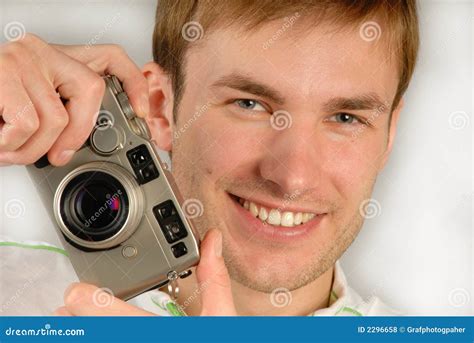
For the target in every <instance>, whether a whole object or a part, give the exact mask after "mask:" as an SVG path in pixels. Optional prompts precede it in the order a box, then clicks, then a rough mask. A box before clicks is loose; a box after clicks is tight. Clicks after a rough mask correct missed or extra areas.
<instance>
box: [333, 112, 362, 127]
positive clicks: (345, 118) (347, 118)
mask: <svg viewBox="0 0 474 343" xmlns="http://www.w3.org/2000/svg"><path fill="white" fill-rule="evenodd" d="M329 121H333V122H334V121H335V122H337V123H342V124H352V123H353V122H354V121H357V122H359V123H360V122H361V121H360V120H359V119H358V118H357V117H356V116H354V115H352V114H349V113H344V112H342V113H337V114H335V115H333V116H332V117H331V118H330V120H329Z"/></svg>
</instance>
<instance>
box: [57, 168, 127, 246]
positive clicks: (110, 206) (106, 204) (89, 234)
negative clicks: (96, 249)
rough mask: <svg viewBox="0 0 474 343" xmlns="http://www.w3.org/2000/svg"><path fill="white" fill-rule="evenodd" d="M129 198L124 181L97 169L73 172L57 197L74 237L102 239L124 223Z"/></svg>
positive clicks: (109, 235)
mask: <svg viewBox="0 0 474 343" xmlns="http://www.w3.org/2000/svg"><path fill="white" fill-rule="evenodd" d="M128 210H129V200H128V196H127V193H126V191H125V188H124V187H123V185H122V184H121V183H120V182H119V181H118V180H117V179H116V178H115V177H113V176H112V175H109V174H107V173H104V172H100V171H89V172H84V173H82V174H79V175H77V176H75V177H74V178H73V179H71V180H70V181H69V183H68V184H67V186H66V187H65V188H64V191H63V194H62V196H61V200H60V213H61V218H62V220H63V222H64V224H65V225H66V227H67V228H68V229H69V231H70V232H71V233H72V234H74V235H75V236H76V237H78V238H80V239H83V240H86V241H93V242H98V241H103V240H106V239H108V238H111V237H113V236H114V235H116V234H117V233H118V232H119V231H120V230H121V229H122V228H123V226H124V225H125V222H126V221H127V216H128Z"/></svg>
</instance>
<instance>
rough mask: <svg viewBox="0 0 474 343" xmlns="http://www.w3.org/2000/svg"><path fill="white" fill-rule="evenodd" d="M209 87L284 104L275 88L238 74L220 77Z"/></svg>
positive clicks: (282, 98)
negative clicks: (228, 89)
mask: <svg viewBox="0 0 474 343" xmlns="http://www.w3.org/2000/svg"><path fill="white" fill-rule="evenodd" d="M211 87H229V88H233V89H237V90H239V91H242V92H246V93H250V94H254V95H256V96H259V97H262V98H266V99H269V100H271V101H272V102H274V103H276V104H278V105H283V104H284V103H285V97H284V96H283V95H282V94H281V93H280V92H279V91H277V90H276V89H275V88H273V87H271V86H269V85H266V84H264V83H261V82H259V81H257V80H255V79H253V78H251V77H249V76H246V75H242V74H238V73H231V74H229V75H225V76H222V77H221V78H219V79H218V80H217V81H216V82H214V83H213V84H212V85H211Z"/></svg>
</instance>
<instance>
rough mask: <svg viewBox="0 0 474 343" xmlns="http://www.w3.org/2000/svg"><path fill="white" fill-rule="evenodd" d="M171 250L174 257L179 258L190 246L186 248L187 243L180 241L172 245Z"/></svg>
mask: <svg viewBox="0 0 474 343" xmlns="http://www.w3.org/2000/svg"><path fill="white" fill-rule="evenodd" d="M171 251H172V252H173V255H174V257H176V258H178V257H181V256H183V255H186V253H187V252H188V248H186V245H185V244H184V243H183V242H179V243H178V244H175V245H173V246H172V247H171Z"/></svg>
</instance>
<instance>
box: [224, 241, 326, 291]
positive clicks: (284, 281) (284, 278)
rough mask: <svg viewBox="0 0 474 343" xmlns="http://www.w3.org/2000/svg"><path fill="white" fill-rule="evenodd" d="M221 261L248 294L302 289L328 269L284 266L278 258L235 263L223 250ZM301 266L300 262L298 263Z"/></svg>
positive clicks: (314, 265)
mask: <svg viewBox="0 0 474 343" xmlns="http://www.w3.org/2000/svg"><path fill="white" fill-rule="evenodd" d="M224 251H225V252H224V259H225V262H226V266H227V269H228V270H229V274H230V277H231V279H232V281H234V282H236V283H238V284H240V285H242V286H244V287H247V288H250V289H252V290H255V291H258V292H263V293H272V292H273V291H274V290H275V289H277V288H285V289H287V290H289V291H293V290H295V289H298V288H301V287H304V286H305V285H307V284H309V283H311V282H312V281H314V280H316V279H317V278H318V277H319V276H320V275H321V274H323V273H324V272H325V271H326V270H327V269H328V268H330V267H331V265H330V264H329V265H322V264H319V263H310V264H309V265H308V260H306V261H304V262H305V263H306V264H305V265H295V263H294V262H293V263H291V265H290V264H289V263H284V262H282V261H279V260H278V258H273V259H272V258H268V259H267V260H266V261H265V262H263V261H261V260H260V261H259V262H256V261H255V260H253V261H252V259H250V260H247V261H242V260H239V258H238V256H235V255H234V254H232V253H231V252H229V250H228V249H227V251H226V250H224ZM302 262H303V261H302Z"/></svg>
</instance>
